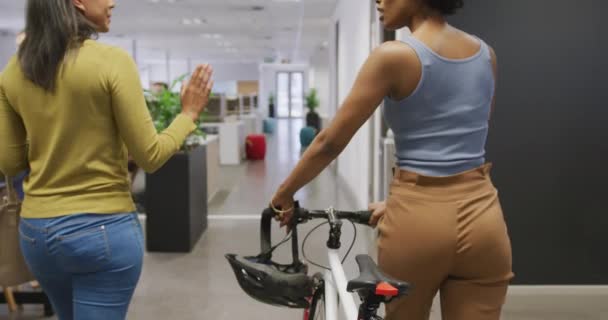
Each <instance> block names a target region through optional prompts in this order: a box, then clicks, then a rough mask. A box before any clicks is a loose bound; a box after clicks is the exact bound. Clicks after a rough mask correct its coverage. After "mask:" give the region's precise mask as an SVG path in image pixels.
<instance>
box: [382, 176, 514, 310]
mask: <svg viewBox="0 0 608 320" xmlns="http://www.w3.org/2000/svg"><path fill="white" fill-rule="evenodd" d="M490 168H491V165H490V164H487V165H484V166H482V167H480V168H477V169H474V170H471V171H467V172H465V173H462V174H459V175H456V176H450V177H441V178H436V177H426V176H421V175H418V174H415V173H412V172H407V171H404V170H396V172H395V177H394V180H393V182H392V184H391V189H390V196H389V197H388V199H387V202H386V206H387V210H386V214H385V215H384V217H383V218H382V219H381V221H380V222H379V225H378V229H379V239H378V262H379V266H380V267H381V268H382V270H383V271H384V272H385V273H386V274H388V275H390V276H392V277H395V278H397V279H400V280H404V281H407V282H409V283H410V284H412V285H413V289H412V291H411V293H410V294H409V295H408V296H406V297H403V298H401V299H399V300H397V301H395V302H392V303H390V304H389V305H387V317H386V319H387V320H398V319H403V320H426V319H428V318H429V314H430V309H431V305H432V302H433V298H434V297H435V295H436V294H437V292H438V291H439V292H440V294H441V296H440V297H441V309H442V314H443V319H444V320H497V319H500V312H501V309H502V306H503V304H504V302H505V296H506V293H507V287H508V284H509V281H510V280H511V279H512V278H513V273H512V271H511V243H510V240H509V236H508V234H507V227H506V224H505V221H504V218H503V214H502V209H501V206H500V202H499V199H498V195H497V191H496V189H495V188H494V186H493V184H492V181H491V179H490Z"/></svg>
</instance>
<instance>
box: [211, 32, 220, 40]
mask: <svg viewBox="0 0 608 320" xmlns="http://www.w3.org/2000/svg"><path fill="white" fill-rule="evenodd" d="M221 38H222V35H221V34H217V33H215V34H213V39H221Z"/></svg>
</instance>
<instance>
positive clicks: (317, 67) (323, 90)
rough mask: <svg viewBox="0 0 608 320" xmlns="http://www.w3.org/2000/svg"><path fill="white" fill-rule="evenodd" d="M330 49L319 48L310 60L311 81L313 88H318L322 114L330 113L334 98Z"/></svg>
mask: <svg viewBox="0 0 608 320" xmlns="http://www.w3.org/2000/svg"><path fill="white" fill-rule="evenodd" d="M329 58H330V57H329V50H328V49H327V48H323V49H319V50H318V51H317V52H315V54H314V55H313V56H312V58H311V60H310V75H309V76H310V81H309V83H310V84H309V85H310V87H311V88H315V89H317V96H318V97H319V110H318V113H319V114H320V115H322V116H326V115H328V114H329V110H330V105H331V104H333V100H332V99H330V88H329V75H330V72H329Z"/></svg>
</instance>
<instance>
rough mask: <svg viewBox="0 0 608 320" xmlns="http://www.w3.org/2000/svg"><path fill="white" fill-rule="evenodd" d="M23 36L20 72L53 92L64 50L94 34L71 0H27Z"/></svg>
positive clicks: (92, 26)
mask: <svg viewBox="0 0 608 320" xmlns="http://www.w3.org/2000/svg"><path fill="white" fill-rule="evenodd" d="M25 34H26V36H25V40H24V41H23V43H22V44H21V46H20V47H19V54H18V56H19V63H20V64H21V69H22V70H23V73H24V74H25V76H26V77H27V78H28V79H29V80H30V81H32V82H33V83H35V84H37V85H39V86H40V87H42V88H44V89H45V90H47V91H53V90H54V89H55V84H56V80H57V73H58V72H59V69H60V67H61V64H62V62H63V61H64V58H65V56H66V54H67V53H68V51H69V50H70V49H74V48H78V47H80V45H81V44H82V43H83V42H84V41H85V40H87V39H90V38H91V37H94V36H97V31H96V29H95V26H94V24H93V23H91V22H90V21H89V20H88V19H86V18H85V16H84V15H83V14H82V13H81V12H80V11H79V10H78V9H77V8H76V7H75V6H74V5H73V4H72V0H28V1H27V10H26V25H25Z"/></svg>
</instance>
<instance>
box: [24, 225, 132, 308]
mask: <svg viewBox="0 0 608 320" xmlns="http://www.w3.org/2000/svg"><path fill="white" fill-rule="evenodd" d="M19 232H20V244H21V250H22V252H23V255H24V257H25V260H26V262H27V264H28V266H29V268H30V270H31V271H32V273H33V274H34V276H36V278H37V279H38V281H39V282H40V285H41V286H42V288H43V289H44V291H45V292H46V294H47V295H48V297H49V300H50V301H51V304H52V305H53V308H54V309H55V311H56V312H57V315H58V316H59V319H60V320H72V319H76V320H97V319H99V320H101V319H103V320H119V319H120V320H121V319H125V317H126V314H127V309H128V307H129V303H130V301H131V298H132V296H133V292H134V291H135V287H136V286H137V282H138V280H139V276H140V274H141V268H142V261H143V231H142V229H141V225H140V224H139V220H138V219H137V215H136V214H135V213H129V214H112V215H107V214H78V215H70V216H64V217H59V218H52V219H22V220H21V223H20V226H19Z"/></svg>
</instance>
